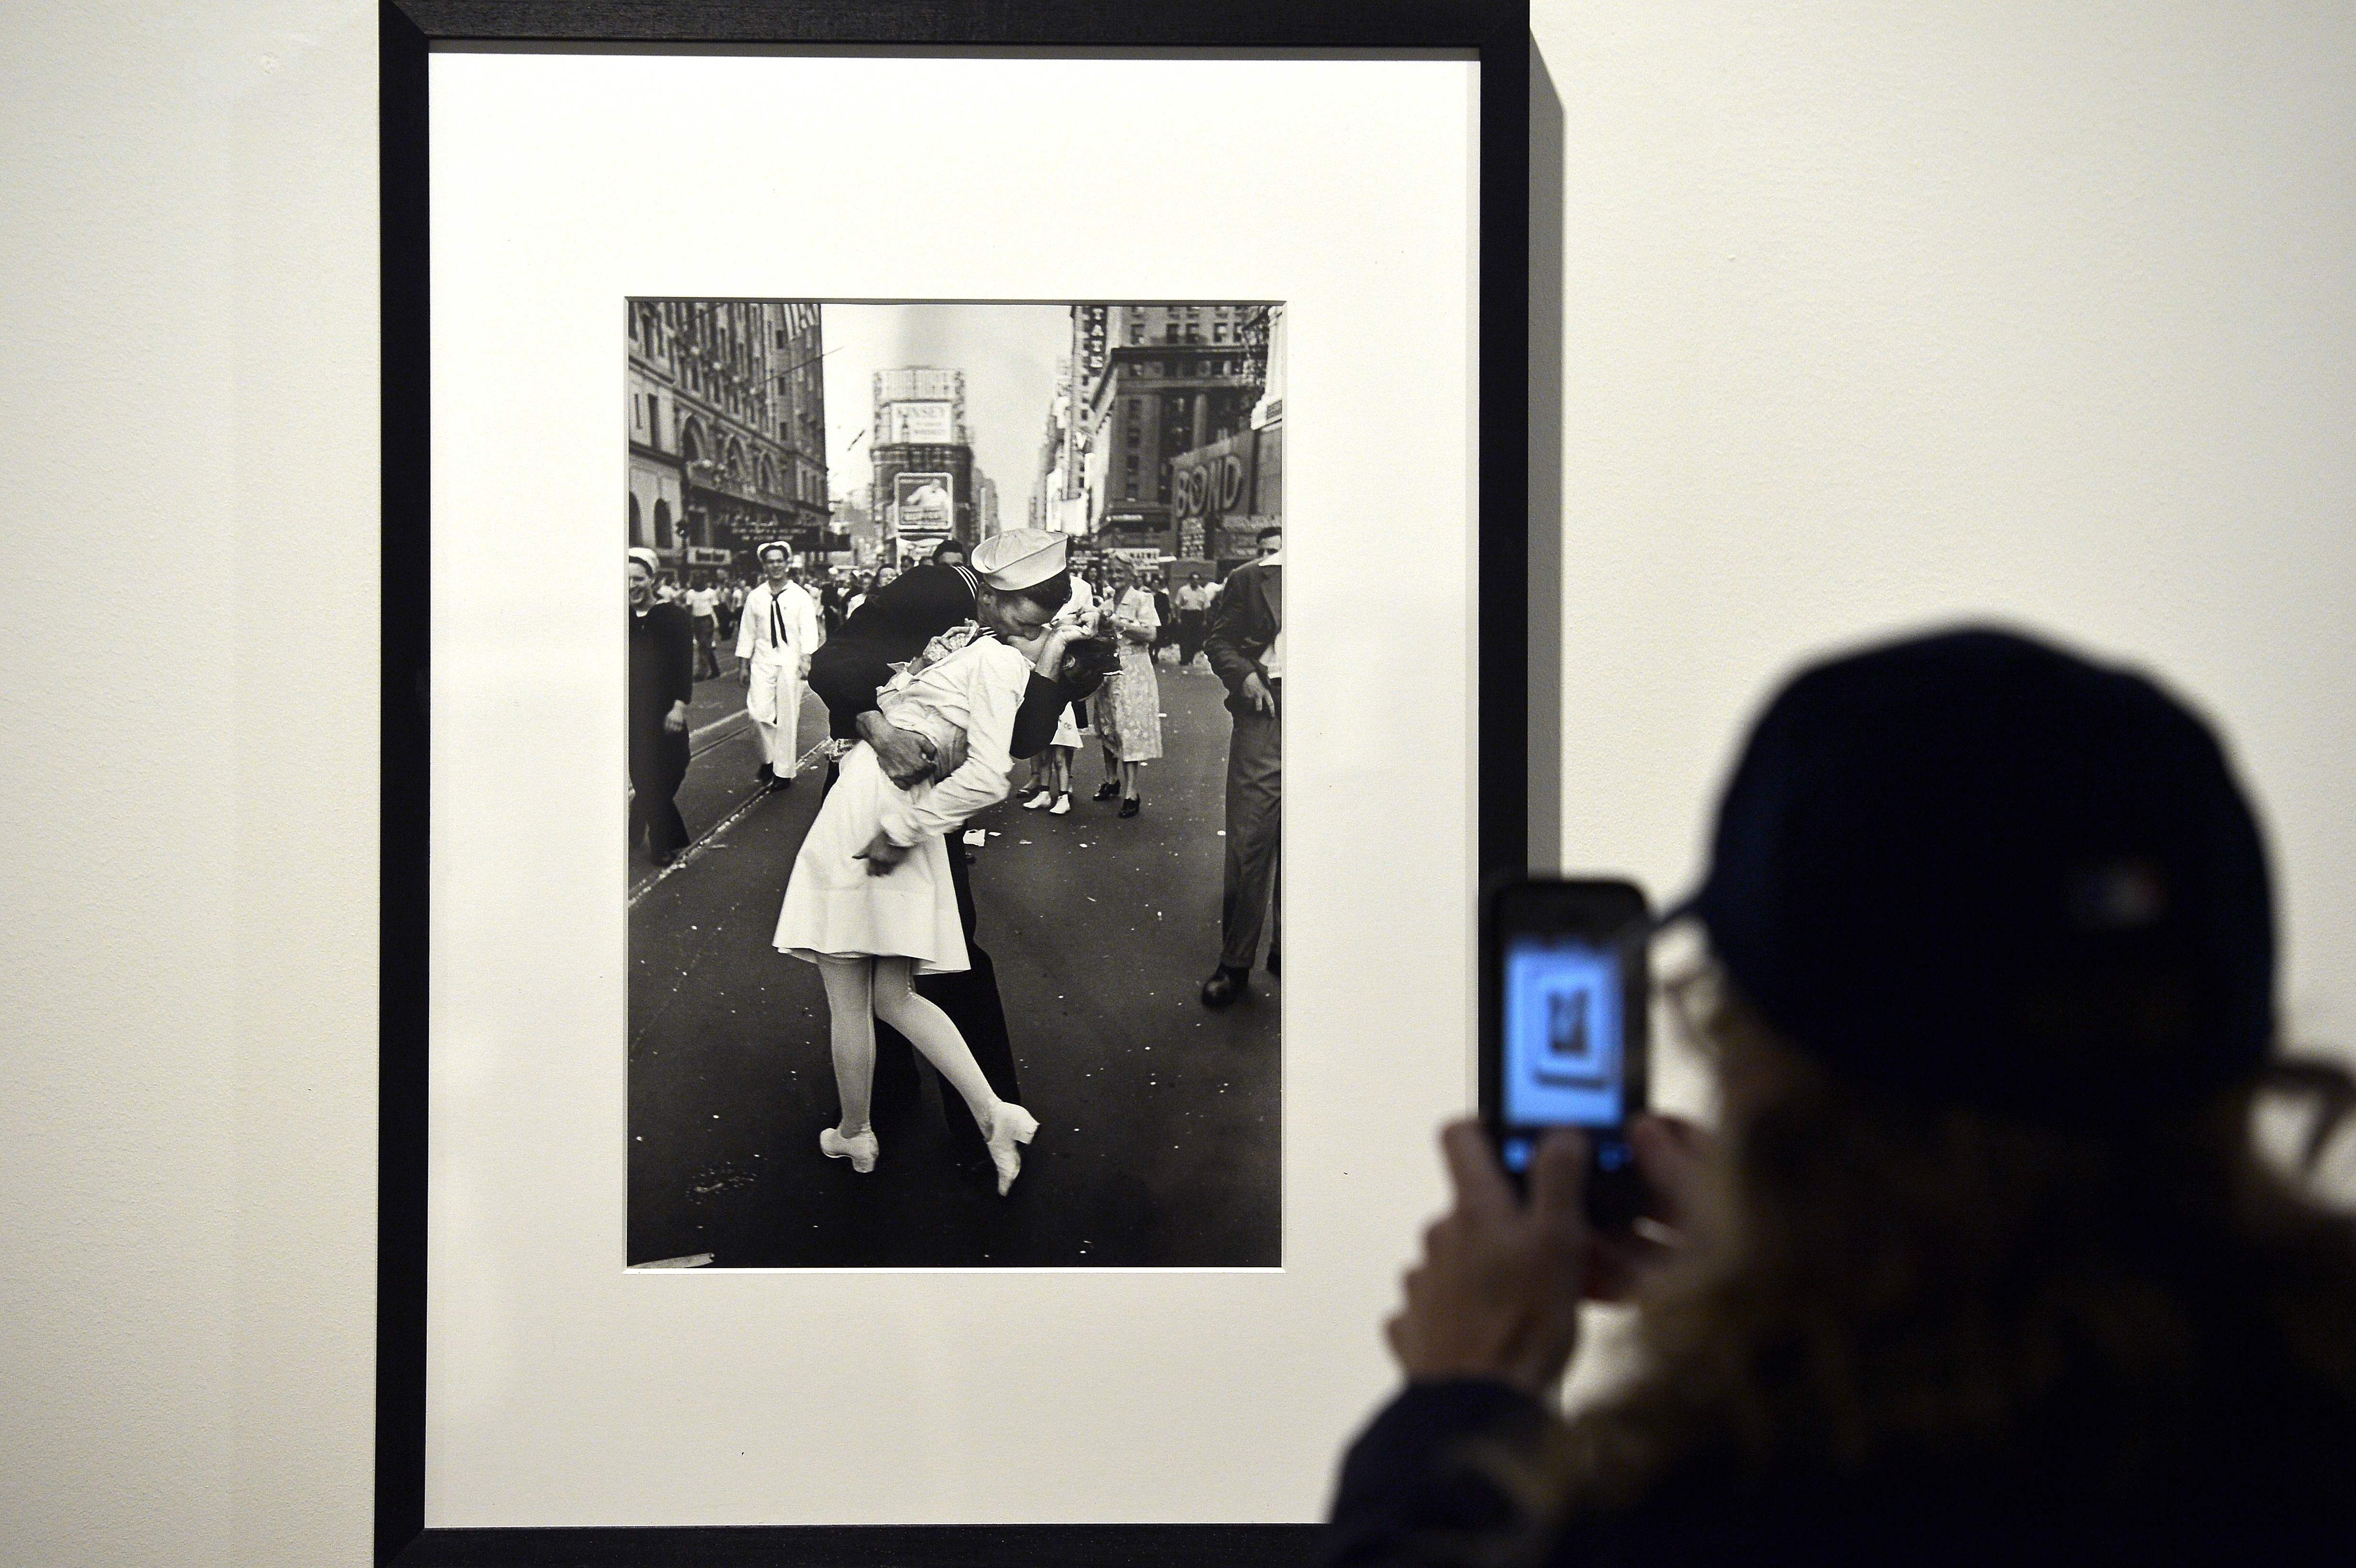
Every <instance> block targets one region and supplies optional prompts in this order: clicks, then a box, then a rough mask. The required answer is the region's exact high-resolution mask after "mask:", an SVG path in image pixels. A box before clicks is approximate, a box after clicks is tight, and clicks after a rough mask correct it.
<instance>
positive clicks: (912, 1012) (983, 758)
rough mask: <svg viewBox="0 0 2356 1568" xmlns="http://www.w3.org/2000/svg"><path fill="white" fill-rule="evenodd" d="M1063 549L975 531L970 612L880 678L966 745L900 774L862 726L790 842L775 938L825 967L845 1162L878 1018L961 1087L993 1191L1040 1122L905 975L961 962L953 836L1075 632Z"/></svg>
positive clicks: (1009, 765) (887, 704) (855, 1141)
mask: <svg viewBox="0 0 2356 1568" xmlns="http://www.w3.org/2000/svg"><path fill="white" fill-rule="evenodd" d="M1064 551H1065V540H1064V538H1063V536H1062V535H1060V534H1044V533H1040V532H1037V531H1035V530H1033V529H1029V528H1015V529H1011V530H1009V531H1007V532H1005V533H1001V534H999V535H996V536H994V537H992V538H991V539H985V540H983V541H982V542H981V543H980V545H978V546H976V547H975V549H974V552H973V570H974V571H975V573H976V574H977V575H978V576H979V577H980V579H981V583H982V586H981V591H980V592H978V593H977V594H976V595H975V599H974V614H975V617H976V619H975V621H974V622H971V623H969V624H966V625H963V626H959V627H957V628H954V629H953V630H951V631H948V632H946V633H944V634H942V635H940V636H938V637H936V638H934V639H933V641H932V642H931V643H930V644H929V645H926V648H925V651H924V652H923V653H922V654H921V655H919V656H917V657H916V658H915V659H913V660H911V661H910V662H909V665H908V667H907V668H906V669H905V670H903V671H902V672H901V673H900V674H899V675H897V676H895V677H893V679H892V681H891V683H890V684H889V685H887V686H886V687H884V688H883V690H882V691H880V692H878V693H877V694H876V707H877V709H878V710H879V711H880V712H881V713H882V714H883V718H884V720H886V721H887V722H889V723H891V724H893V725H894V726H895V727H897V728H900V729H904V730H911V731H916V733H918V734H921V735H923V736H925V737H926V739H927V740H929V741H932V742H933V744H934V746H935V748H936V749H940V748H943V747H945V746H948V744H949V741H950V739H951V737H952V735H953V734H954V733H955V732H957V731H963V733H964V736H965V744H966V757H965V761H964V762H963V763H960V764H958V767H957V768H956V769H955V771H953V772H952V773H949V775H948V777H946V778H943V779H940V780H938V781H937V782H933V783H929V784H918V785H916V787H915V788H913V789H905V790H904V789H901V788H899V787H897V786H896V785H894V784H893V783H892V782H891V780H890V779H889V778H887V777H886V776H885V775H884V773H883V768H882V766H881V765H880V764H878V763H877V762H876V760H875V754H874V752H873V751H872V750H870V749H869V748H868V746H867V745H866V743H865V742H863V741H862V742H861V743H860V744H858V745H856V746H854V747H853V748H852V749H851V751H850V752H847V753H846V754H845V755H844V756H843V758H842V764H841V776H840V777H839V778H838V779H837V781H836V783H835V786H834V788H833V789H832V790H831V791H830V792H829V793H828V795H827V797H826V804H825V805H823V806H821V807H820V808H819V814H818V819H817V820H816V821H815V822H813V823H811V824H810V829H809V835H808V836H807V837H804V839H803V840H802V847H801V851H800V853H799V854H798V855H797V856H796V857H795V859H794V869H793V874H792V877H791V878H790V879H789V880H787V884H786V898H785V905H784V907H783V908H782V909H781V910H779V911H778V913H777V931H776V946H777V948H778V950H779V951H780V952H784V953H788V954H791V955H794V956H795V957H797V958H802V959H807V960H809V962H811V963H814V964H816V965H818V968H819V977H820V978H821V980H823V981H824V983H825V986H826V1001H827V1012H828V1018H829V1029H830V1038H831V1040H832V1045H833V1054H834V1076H835V1087H836V1090H837V1092H838V1093H839V1094H840V1095H841V1103H842V1116H841V1122H840V1123H839V1124H838V1125H835V1126H831V1127H829V1128H827V1129H826V1130H825V1131H823V1132H821V1133H820V1134H819V1149H820V1150H821V1151H822V1152H824V1153H825V1154H826V1155H827V1156H828V1157H830V1158H836V1159H842V1158H848V1159H849V1160H850V1161H851V1168H853V1169H854V1170H860V1171H868V1170H873V1169H874V1168H875V1160H876V1156H877V1154H878V1152H879V1147H878V1145H877V1141H876V1137H875V1132H874V1129H873V1127H872V1126H871V1125H869V1121H868V1103H869V1094H870V1090H871V1088H872V1084H873V1077H874V1072H875V1020H876V1019H879V1018H880V1019H883V1021H884V1022H885V1023H887V1024H890V1025H891V1026H892V1027H893V1028H894V1029H897V1030H899V1031H900V1033H902V1034H903V1035H905V1036H906V1037H907V1039H908V1041H909V1043H910V1044H912V1045H914V1046H915V1047H916V1050H917V1051H919V1052H921V1053H922V1054H923V1056H924V1058H925V1060H926V1061H929V1062H931V1063H932V1065H933V1067H934V1069H935V1070H936V1071H937V1072H939V1073H940V1074H941V1076H942V1078H943V1079H945V1080H946V1081H947V1082H948V1083H949V1084H950V1086H951V1087H953V1088H955V1089H956V1090H957V1092H958V1093H959V1094H960V1095H961V1096H963V1097H964V1100H965V1103H966V1107H967V1109H969V1111H971V1112H972V1113H973V1119H974V1122H975V1125H978V1126H979V1127H980V1129H981V1131H982V1135H983V1136H984V1137H985V1138H986V1139H987V1140H988V1143H989V1146H990V1157H991V1163H992V1164H993V1165H995V1166H996V1168H997V1170H998V1190H999V1191H1000V1192H1001V1193H1004V1192H1005V1191H1006V1190H1007V1189H1008V1188H1009V1187H1011V1186H1012V1185H1013V1181H1014V1178H1015V1176H1016V1174H1017V1173H1018V1172H1020V1171H1021V1169H1022V1165H1023V1157H1022V1152H1021V1150H1020V1148H1019V1147H1017V1146H1019V1145H1022V1144H1026V1143H1029V1142H1030V1141H1031V1137H1032V1135H1033V1132H1035V1131H1036V1130H1037V1128H1038V1125H1039V1124H1038V1121H1037V1119H1036V1118H1034V1117H1033V1115H1031V1113H1030V1112H1028V1111H1026V1110H1024V1109H1023V1107H1022V1106H1020V1105H1017V1104H1012V1103H1010V1102H1007V1101H1003V1100H1001V1099H999V1098H998V1096H997V1093H995V1092H994V1091H993V1090H992V1089H991V1086H990V1081H989V1079H987V1078H986V1077H984V1076H983V1075H982V1072H981V1069H980V1066H979V1065H978V1064H977V1063H976V1062H975V1061H974V1059H973V1052H972V1051H971V1050H970V1049H969V1047H968V1046H967V1044H966V1042H965V1038H964V1037H963V1036H962V1035H960V1034H959V1033H958V1029H957V1025H956V1024H954V1023H952V1022H951V1021H950V1020H949V1018H948V1014H946V1013H944V1012H942V1011H941V1010H940V1008H937V1007H936V1006H934V1005H933V1003H931V1002H930V1001H928V1000H926V998H925V997H921V996H918V995H917V994H916V991H915V990H914V989H913V988H911V987H910V985H909V982H910V980H911V979H912V978H913V977H914V976H916V975H919V974H937V973H943V972H954V971H958V970H962V969H965V968H967V967H969V960H968V959H967V956H966V947H965V933H964V929H963V927H962V926H961V925H960V924H959V923H958V909H957V894H956V891H955V888H954V886H953V884H952V883H951V881H950V880H949V860H948V854H949V852H948V843H947V837H948V835H949V834H950V833H953V832H955V831H956V830H957V829H958V827H959V826H960V825H961V824H962V823H963V822H964V821H965V820H966V819H967V818H968V817H969V816H972V815H973V814H974V813H975V812H977V811H980V810H981V809H982V808H984V807H985V806H989V805H996V804H997V803H998V802H1000V801H1001V800H1003V799H1005V798H1006V795H1007V790H1008V787H1009V782H1010V779H1011V777H1012V771H1013V765H1014V764H1013V759H1012V755H1011V754H1010V752H1009V750H1008V747H1009V743H1010V742H1011V741H1012V739H1013V734H1014V716H1015V713H1016V710H1017V709H1020V708H1021V707H1022V706H1023V692H1024V690H1025V689H1026V688H1027V687H1028V686H1029V684H1030V679H1031V673H1032V671H1033V669H1034V668H1035V669H1037V670H1038V671H1039V672H1040V673H1042V674H1044V675H1045V676H1047V677H1050V678H1052V677H1055V675H1057V674H1058V673H1059V672H1060V669H1061V667H1062V664H1063V656H1064V650H1065V648H1066V645H1068V644H1069V642H1070V641H1071V639H1072V637H1073V636H1074V635H1076V633H1075V629H1074V628H1068V627H1055V628H1052V629H1051V626H1050V622H1051V621H1052V619H1053V617H1054V615H1055V611H1056V610H1057V609H1058V608H1059V607H1060V606H1061V605H1062V603H1063V602H1064V599H1065V596H1066V592H1067V583H1068V580H1067V579H1066V577H1065V576H1064Z"/></svg>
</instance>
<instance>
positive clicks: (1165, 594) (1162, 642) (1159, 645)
mask: <svg viewBox="0 0 2356 1568" xmlns="http://www.w3.org/2000/svg"><path fill="white" fill-rule="evenodd" d="M1151 586H1152V589H1153V613H1154V617H1155V620H1156V623H1157V624H1156V625H1155V627H1154V630H1153V649H1152V652H1153V656H1154V658H1155V660H1156V661H1157V662H1158V661H1159V660H1160V659H1161V657H1162V649H1164V648H1166V647H1169V646H1171V645H1173V644H1174V643H1176V642H1177V640H1178V617H1177V614H1176V613H1175V612H1174V611H1173V608H1172V606H1171V601H1170V583H1169V581H1168V580H1167V579H1165V578H1164V577H1163V576H1162V573H1160V572H1159V571H1157V572H1155V573H1153V581H1152V585H1151Z"/></svg>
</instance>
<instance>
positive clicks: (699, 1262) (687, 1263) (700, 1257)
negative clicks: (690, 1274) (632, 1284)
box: [630, 1253, 713, 1274]
mask: <svg viewBox="0 0 2356 1568" xmlns="http://www.w3.org/2000/svg"><path fill="white" fill-rule="evenodd" d="M712 1255H713V1254H712V1253H688V1254H687V1256H685V1257H683V1258H664V1259H662V1260H661V1261H660V1262H659V1263H650V1264H631V1265H630V1272H631V1273H632V1274H636V1273H637V1272H638V1271H639V1270H640V1269H650V1268H701V1267H702V1266H703V1265H704V1264H708V1263H710V1262H711V1261H712Z"/></svg>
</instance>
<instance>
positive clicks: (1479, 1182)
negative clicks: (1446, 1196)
mask: <svg viewBox="0 0 2356 1568" xmlns="http://www.w3.org/2000/svg"><path fill="white" fill-rule="evenodd" d="M1440 1151H1441V1152H1442V1153H1443V1154H1445V1155H1446V1156H1447V1157H1448V1176H1449V1179H1450V1180H1451V1182H1453V1183H1454V1184H1455V1188H1456V1204H1457V1207H1458V1208H1460V1209H1462V1210H1465V1211H1468V1212H1471V1213H1476V1214H1507V1213H1511V1212H1512V1211H1514V1210H1515V1208H1517V1207H1519V1205H1518V1204H1516V1203H1515V1200H1514V1189H1513V1184H1512V1183H1511V1182H1509V1181H1507V1180H1506V1179H1505V1169H1504V1168H1502V1167H1501V1166H1499V1165H1498V1164H1497V1151H1496V1150H1495V1149H1494V1147H1491V1145H1490V1142H1489V1134H1488V1132H1487V1130H1486V1129H1484V1128H1483V1126H1482V1125H1481V1124H1480V1123H1478V1122H1475V1121H1472V1120H1469V1119H1468V1120H1465V1121H1461V1122H1451V1123H1450V1124H1449V1125H1447V1126H1446V1127H1444V1128H1442V1129H1441V1130H1440Z"/></svg>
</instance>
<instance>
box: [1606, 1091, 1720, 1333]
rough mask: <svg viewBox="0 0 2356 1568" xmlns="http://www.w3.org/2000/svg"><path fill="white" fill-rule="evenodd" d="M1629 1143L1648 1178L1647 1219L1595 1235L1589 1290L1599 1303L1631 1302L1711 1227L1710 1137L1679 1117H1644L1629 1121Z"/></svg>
mask: <svg viewBox="0 0 2356 1568" xmlns="http://www.w3.org/2000/svg"><path fill="white" fill-rule="evenodd" d="M1628 1143H1629V1146H1630V1147H1632V1148H1633V1149H1634V1150H1635V1151H1636V1169H1637V1171H1638V1172H1639V1173H1640V1174H1641V1175H1642V1176H1643V1177H1644V1222H1643V1223H1642V1225H1641V1226H1640V1227H1639V1228H1638V1229H1636V1230H1633V1231H1616V1232H1615V1231H1605V1232H1598V1233H1597V1234H1596V1235H1595V1236H1594V1237H1593V1247H1592V1251H1591V1253H1590V1258H1589V1262H1588V1273H1587V1283H1586V1293H1587V1296H1588V1297H1589V1298H1590V1300H1594V1301H1624V1300H1626V1299H1627V1298H1628V1297H1629V1296H1633V1295H1634V1294H1635V1293H1636V1289H1637V1287H1638V1286H1639V1285H1643V1284H1644V1279H1645V1276H1646V1275H1650V1274H1652V1273H1653V1272H1654V1271H1655V1269H1657V1268H1659V1267H1660V1266H1661V1265H1662V1264H1665V1263H1667V1262H1669V1261H1670V1260H1671V1259H1672V1258H1674V1257H1676V1255H1677V1254H1678V1253H1681V1252H1683V1251H1685V1250H1686V1249H1687V1248H1688V1247H1690V1246H1693V1245H1694V1244H1695V1243H1697V1241H1698V1240H1699V1239H1701V1238H1702V1237H1703V1236H1704V1235H1705V1234H1706V1232H1707V1231H1708V1221H1707V1219H1706V1216H1705V1210H1706V1208H1707V1204H1706V1202H1705V1201H1704V1198H1703V1189H1704V1186H1705V1183H1706V1175H1705V1172H1706V1168H1707V1163H1708V1157H1709V1150H1710V1141H1709V1135H1708V1133H1707V1132H1704V1131H1703V1130H1702V1129H1701V1128H1700V1127H1697V1126H1696V1125H1694V1124H1693V1123H1691V1122H1688V1121H1687V1120H1685V1119H1684V1118H1683V1117H1680V1116H1639V1117H1637V1118H1636V1119H1635V1120H1634V1121H1633V1122H1632V1123H1630V1124H1629V1126H1628Z"/></svg>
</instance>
